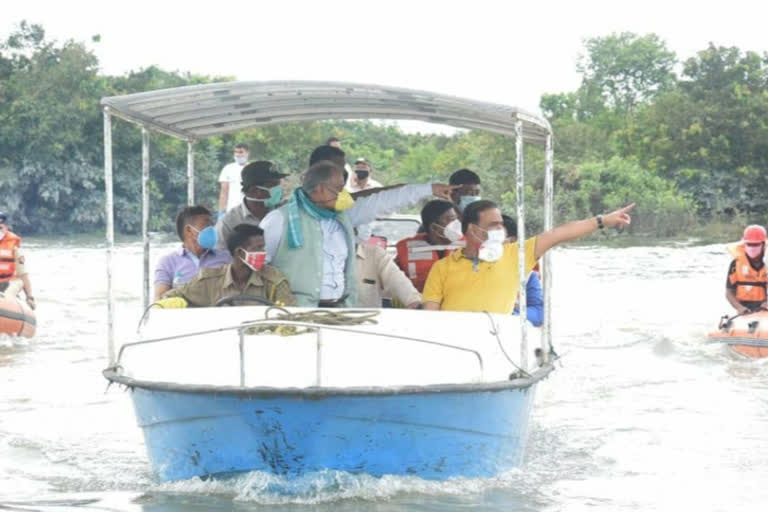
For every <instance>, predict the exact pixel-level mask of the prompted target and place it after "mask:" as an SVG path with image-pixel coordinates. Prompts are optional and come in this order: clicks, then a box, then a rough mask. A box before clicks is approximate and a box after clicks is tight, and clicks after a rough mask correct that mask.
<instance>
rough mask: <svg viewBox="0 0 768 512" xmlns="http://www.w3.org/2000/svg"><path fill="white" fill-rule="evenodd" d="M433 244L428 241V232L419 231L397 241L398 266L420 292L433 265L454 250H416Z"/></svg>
mask: <svg viewBox="0 0 768 512" xmlns="http://www.w3.org/2000/svg"><path fill="white" fill-rule="evenodd" d="M430 245H431V244H430V243H429V242H428V241H427V234H426V233H419V234H418V235H416V236H412V237H411V238H404V239H402V240H400V241H399V242H397V246H396V247H397V258H396V259H395V261H396V263H397V266H398V267H400V270H402V271H403V272H404V273H405V275H407V276H408V279H410V280H411V282H412V283H413V286H414V287H416V289H417V290H419V292H423V291H424V283H426V282H427V276H428V275H429V271H430V269H431V268H432V265H434V263H435V262H436V261H437V260H439V259H440V258H442V257H443V256H445V255H446V254H450V253H451V252H453V251H452V250H445V251H436V250H435V251H414V250H413V249H415V248H417V247H429V246H430ZM441 253H442V255H441Z"/></svg>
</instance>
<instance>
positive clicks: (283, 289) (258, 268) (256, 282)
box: [156, 224, 296, 308]
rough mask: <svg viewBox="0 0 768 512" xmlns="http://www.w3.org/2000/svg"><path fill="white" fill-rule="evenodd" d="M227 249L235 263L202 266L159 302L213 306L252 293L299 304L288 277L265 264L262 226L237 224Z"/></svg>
mask: <svg viewBox="0 0 768 512" xmlns="http://www.w3.org/2000/svg"><path fill="white" fill-rule="evenodd" d="M227 249H228V250H229V254H230V255H231V256H232V263H229V264H227V265H224V266H221V267H216V268H204V269H202V270H201V271H200V273H199V274H197V276H196V277H195V278H194V279H192V281H190V282H189V283H187V284H185V285H182V286H180V287H178V288H174V289H172V290H169V291H168V292H166V293H165V295H163V298H162V299H160V300H158V301H157V302H156V304H157V305H158V306H160V307H162V308H185V307H187V306H192V307H210V306H215V305H216V303H217V302H218V301H219V300H221V299H223V298H225V297H233V296H238V295H249V296H251V297H255V298H257V299H258V298H261V299H265V300H268V301H270V302H273V303H275V304H279V305H283V306H295V305H296V300H295V298H294V296H293V293H291V287H290V285H289V284H288V279H287V278H286V277H285V276H284V275H283V274H282V273H281V272H280V271H279V270H277V269H276V268H275V267H272V266H270V265H265V261H266V253H265V252H264V231H263V230H262V229H261V228H260V227H258V226H253V225H251V224H240V225H239V226H235V229H233V230H232V234H231V235H230V236H229V239H227ZM249 303H250V304H251V305H252V304H253V302H249Z"/></svg>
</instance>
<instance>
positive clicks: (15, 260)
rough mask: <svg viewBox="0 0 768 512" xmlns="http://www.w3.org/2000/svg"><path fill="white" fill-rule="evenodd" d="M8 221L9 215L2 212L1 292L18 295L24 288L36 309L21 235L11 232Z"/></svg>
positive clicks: (0, 231) (0, 233)
mask: <svg viewBox="0 0 768 512" xmlns="http://www.w3.org/2000/svg"><path fill="white" fill-rule="evenodd" d="M7 222H8V215H6V214H5V213H0V292H2V294H4V295H5V296H7V297H16V296H17V295H18V294H19V292H21V290H22V289H23V290H24V295H26V297H27V304H29V307H31V308H32V309H35V298H34V297H33V296H32V284H31V283H30V282H29V274H28V273H27V270H26V268H25V267H24V256H23V255H22V254H21V237H19V236H18V235H17V234H15V233H13V232H11V230H10V229H9V228H8V224H7Z"/></svg>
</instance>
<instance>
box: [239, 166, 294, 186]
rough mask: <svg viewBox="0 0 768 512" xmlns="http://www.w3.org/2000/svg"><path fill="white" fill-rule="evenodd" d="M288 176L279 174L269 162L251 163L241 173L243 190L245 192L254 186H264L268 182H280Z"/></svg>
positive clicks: (275, 167)
mask: <svg viewBox="0 0 768 512" xmlns="http://www.w3.org/2000/svg"><path fill="white" fill-rule="evenodd" d="M286 176H288V175H287V174H283V173H280V172H277V166H276V165H275V164H274V163H272V162H269V161H267V160H256V161H255V162H249V163H248V164H246V166H245V167H243V170H242V171H240V179H241V180H242V181H241V182H240V184H241V185H242V186H243V187H242V190H243V192H245V191H246V190H248V189H249V188H250V187H252V186H253V185H263V184H264V183H267V182H268V181H273V180H279V179H281V178H285V177H286Z"/></svg>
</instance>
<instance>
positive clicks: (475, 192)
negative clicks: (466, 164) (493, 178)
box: [448, 169, 483, 211]
mask: <svg viewBox="0 0 768 512" xmlns="http://www.w3.org/2000/svg"><path fill="white" fill-rule="evenodd" d="M448 184H449V185H455V186H456V189H454V191H453V192H451V200H452V201H453V203H454V204H455V205H456V206H458V208H459V211H463V210H464V208H466V207H467V206H469V205H470V204H471V203H474V202H475V201H479V200H480V199H482V196H481V195H480V194H481V193H482V191H483V187H482V184H481V183H480V176H478V175H477V173H475V172H473V171H470V170H469V169H459V170H458V171H456V172H454V173H453V174H451V176H450V177H449V178H448Z"/></svg>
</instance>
